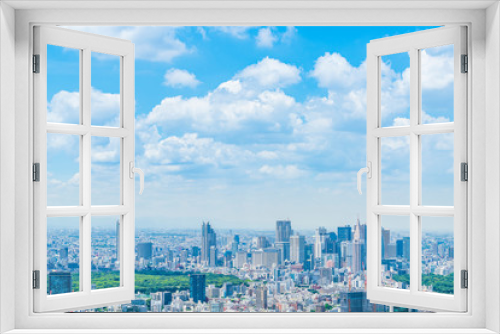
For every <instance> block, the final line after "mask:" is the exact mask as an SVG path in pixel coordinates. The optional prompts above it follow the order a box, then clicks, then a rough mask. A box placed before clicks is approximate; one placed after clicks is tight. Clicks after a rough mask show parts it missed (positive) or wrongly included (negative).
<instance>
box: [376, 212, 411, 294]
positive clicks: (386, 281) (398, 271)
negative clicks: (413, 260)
mask: <svg viewBox="0 0 500 334" xmlns="http://www.w3.org/2000/svg"><path fill="white" fill-rule="evenodd" d="M380 226H381V230H380V236H381V240H380V242H381V247H380V249H381V259H382V261H381V267H380V268H381V275H382V276H381V281H380V282H381V286H384V287H390V288H396V289H410V217H409V216H381V217H380Z"/></svg>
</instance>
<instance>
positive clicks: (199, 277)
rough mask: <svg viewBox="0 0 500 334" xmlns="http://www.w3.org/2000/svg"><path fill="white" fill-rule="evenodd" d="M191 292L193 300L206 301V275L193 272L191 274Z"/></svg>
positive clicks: (196, 301)
mask: <svg viewBox="0 0 500 334" xmlns="http://www.w3.org/2000/svg"><path fill="white" fill-rule="evenodd" d="M189 293H190V294H191V299H192V300H193V302H195V303H198V302H202V303H203V302H205V275H203V274H191V275H190V276H189Z"/></svg>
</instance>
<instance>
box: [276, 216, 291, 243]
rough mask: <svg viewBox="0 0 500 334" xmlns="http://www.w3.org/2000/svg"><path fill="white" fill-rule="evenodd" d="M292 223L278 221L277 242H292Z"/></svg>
mask: <svg viewBox="0 0 500 334" xmlns="http://www.w3.org/2000/svg"><path fill="white" fill-rule="evenodd" d="M291 236H292V223H291V222H290V221H289V220H277V221H276V242H277V243H278V242H290V237H291Z"/></svg>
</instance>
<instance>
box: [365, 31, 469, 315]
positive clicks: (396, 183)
mask: <svg viewBox="0 0 500 334" xmlns="http://www.w3.org/2000/svg"><path fill="white" fill-rule="evenodd" d="M466 54H467V45H466V28H465V27H444V28H437V29H432V30H427V31H424V32H416V33H411V34H405V35H400V36H395V37H388V38H383V39H378V40H374V41H371V42H370V43H369V44H368V46H367V76H368V77H367V113H368V115H367V163H368V166H367V171H368V178H367V221H368V251H367V256H368V260H367V262H368V263H367V265H368V268H367V269H368V273H367V294H368V295H367V296H368V299H370V301H371V302H372V303H378V304H385V305H394V306H403V307H409V308H414V309H422V310H441V311H466V297H467V290H466V289H465V288H463V287H462V275H465V274H466V272H463V271H465V270H467V259H466V255H467V253H466V245H467V234H466V233H467V229H466V224H467V182H464V181H465V180H466V176H467V175H464V173H466V165H465V166H463V163H467V126H466V111H467V81H466V80H467V74H466V72H467V70H468V69H467V62H466V61H467V57H466V56H465V55H466ZM405 62H406V63H405ZM401 64H403V65H401ZM398 66H400V68H399V69H397V67H398ZM398 73H402V74H398ZM394 82H396V83H394ZM464 176H465V180H463V178H464ZM436 235H439V236H440V237H439V238H437V237H436ZM395 236H396V237H395ZM396 239H397V240H396ZM394 241H396V242H394ZM435 254H436V255H437V254H439V255H440V256H435ZM443 280H448V283H446V282H444V281H443Z"/></svg>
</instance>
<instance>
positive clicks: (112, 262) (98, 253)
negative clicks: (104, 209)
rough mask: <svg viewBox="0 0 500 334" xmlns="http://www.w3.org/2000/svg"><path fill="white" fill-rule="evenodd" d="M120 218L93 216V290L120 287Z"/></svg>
mask: <svg viewBox="0 0 500 334" xmlns="http://www.w3.org/2000/svg"><path fill="white" fill-rule="evenodd" d="M120 224H121V220H120V217H119V216H92V290H94V289H106V288H115V287H119V286H120V254H121V252H120Z"/></svg>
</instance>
